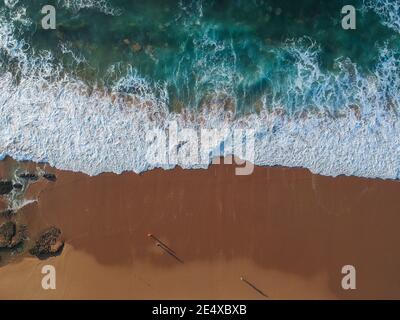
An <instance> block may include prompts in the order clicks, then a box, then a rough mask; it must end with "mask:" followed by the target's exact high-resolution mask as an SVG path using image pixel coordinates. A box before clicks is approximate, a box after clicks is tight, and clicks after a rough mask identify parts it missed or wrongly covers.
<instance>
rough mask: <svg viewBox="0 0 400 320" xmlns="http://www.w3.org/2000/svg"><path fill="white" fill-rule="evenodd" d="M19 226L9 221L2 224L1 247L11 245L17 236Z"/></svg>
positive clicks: (0, 228) (0, 232) (0, 227)
mask: <svg viewBox="0 0 400 320" xmlns="http://www.w3.org/2000/svg"><path fill="white" fill-rule="evenodd" d="M16 231H17V227H16V225H15V223H14V222H12V221H7V222H4V223H3V224H1V225H0V248H6V247H9V246H10V244H11V240H12V238H13V237H14V236H15V234H16Z"/></svg>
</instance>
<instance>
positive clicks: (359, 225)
mask: <svg viewBox="0 0 400 320" xmlns="http://www.w3.org/2000/svg"><path fill="white" fill-rule="evenodd" d="M16 166H22V167H27V168H28V169H29V170H33V169H34V168H36V167H37V166H38V165H36V164H32V163H16V162H14V161H13V160H11V159H7V160H5V161H2V162H1V164H0V173H1V177H2V178H4V177H5V176H6V174H7V172H8V171H9V169H10V168H11V167H16ZM40 167H42V168H45V169H46V171H48V172H53V173H55V174H56V176H57V181H55V182H50V181H45V180H40V181H39V182H36V183H34V184H32V185H30V186H29V190H28V191H27V194H26V196H27V197H28V198H30V199H37V200H38V201H37V202H36V203H33V204H30V205H28V206H26V207H24V208H23V209H21V211H22V212H21V215H22V216H23V217H24V218H23V219H25V220H26V221H25V222H26V223H27V224H28V226H29V232H30V234H32V235H34V234H36V233H37V232H39V231H40V230H42V229H44V228H46V227H49V226H53V225H54V226H57V227H59V228H60V229H61V230H62V232H63V236H64V239H65V241H66V244H65V248H64V250H63V252H62V254H61V255H60V256H58V257H52V258H49V259H47V260H43V261H41V260H38V259H37V258H36V257H32V256H29V254H25V255H23V256H22V257H18V258H16V259H15V260H14V261H13V262H12V263H9V264H7V265H5V266H2V267H0V299H12V298H18V299H20V298H22V299H32V298H39V299H41V298H54V299H64V298H78V299H80V298H88V299H95V298H100V299H102V298H111V299H114V298H121V299H174V298H179V299H191V298H198V299H265V297H263V296H262V295H261V294H259V293H258V292H257V291H256V290H254V289H252V288H251V287H250V286H248V285H247V284H246V283H244V282H243V281H241V280H240V277H242V276H243V277H245V278H246V279H247V280H248V281H250V282H251V283H252V284H254V285H255V286H256V287H257V288H259V289H260V290H262V291H263V292H264V293H265V294H266V295H268V297H269V298H271V299H296V298H305V299H318V298H321V299H337V298H340V299H354V298H374V299H375V298H378V299H381V298H389V299H399V298H400V274H399V270H400V251H399V248H398V246H399V243H400V232H399V229H400V201H399V194H400V182H399V181H384V180H374V179H363V178H355V177H337V178H332V177H323V176H319V175H313V174H311V173H310V172H309V171H308V170H305V169H288V168H279V167H274V168H261V167H256V168H255V171H254V173H253V174H252V175H249V176H235V174H234V169H235V167H234V166H232V165H212V166H211V167H210V168H209V169H208V170H182V169H180V168H177V169H174V170H170V171H164V170H154V171H150V172H146V173H144V174H142V175H136V174H134V173H123V174H121V175H116V174H109V173H106V174H101V175H99V176H95V177H90V176H87V175H85V174H82V173H72V172H67V171H61V170H56V169H54V168H50V167H49V166H48V165H40ZM0 204H1V203H0ZM149 233H151V234H153V235H154V236H155V237H157V238H158V239H160V240H161V241H162V242H163V243H165V244H166V245H167V246H168V247H170V248H171V249H172V250H173V251H174V252H175V253H176V256H177V257H178V258H179V259H180V260H182V262H183V263H182V262H180V261H179V260H178V259H176V258H175V257H173V256H172V255H170V254H168V253H166V251H165V250H163V249H162V248H160V247H158V246H156V241H155V240H154V239H152V238H151V237H148V234H149ZM46 264H52V265H54V266H55V267H56V271H57V289H56V290H47V291H45V290H43V289H42V287H41V279H42V276H43V275H42V274H41V267H42V266H43V265H46ZM348 264H350V265H354V266H355V267H356V270H357V289H356V290H348V291H345V290H343V289H342V287H341V279H342V277H343V275H342V274H341V268H342V266H344V265H348Z"/></svg>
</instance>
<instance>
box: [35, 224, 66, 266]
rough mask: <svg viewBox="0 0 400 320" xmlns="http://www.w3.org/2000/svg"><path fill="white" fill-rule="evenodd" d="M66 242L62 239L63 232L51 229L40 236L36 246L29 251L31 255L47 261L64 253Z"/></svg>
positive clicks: (54, 228)
mask: <svg viewBox="0 0 400 320" xmlns="http://www.w3.org/2000/svg"><path fill="white" fill-rule="evenodd" d="M63 247H64V241H63V240H62V237H61V230H60V229H58V228H56V227H51V228H49V229H47V230H45V231H44V232H42V234H41V235H40V236H39V238H38V239H37V240H36V243H35V246H34V247H33V248H32V249H30V250H29V252H30V254H32V255H34V256H36V257H38V258H39V259H47V258H49V257H51V256H57V255H59V254H60V253H61V252H62V249H63Z"/></svg>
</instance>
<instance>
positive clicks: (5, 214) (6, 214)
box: [0, 209, 15, 219]
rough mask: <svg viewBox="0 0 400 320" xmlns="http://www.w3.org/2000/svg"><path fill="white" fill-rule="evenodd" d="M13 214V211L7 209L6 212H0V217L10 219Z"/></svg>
mask: <svg viewBox="0 0 400 320" xmlns="http://www.w3.org/2000/svg"><path fill="white" fill-rule="evenodd" d="M14 213H15V212H14V211H13V210H10V209H7V210H4V211H2V212H0V217H3V218H6V219H10V218H11V217H12V216H13V215H14Z"/></svg>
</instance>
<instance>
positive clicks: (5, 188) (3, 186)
mask: <svg viewBox="0 0 400 320" xmlns="http://www.w3.org/2000/svg"><path fill="white" fill-rule="evenodd" d="M12 189H13V184H12V182H11V181H0V195H2V194H8V193H10V192H11V190H12Z"/></svg>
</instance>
